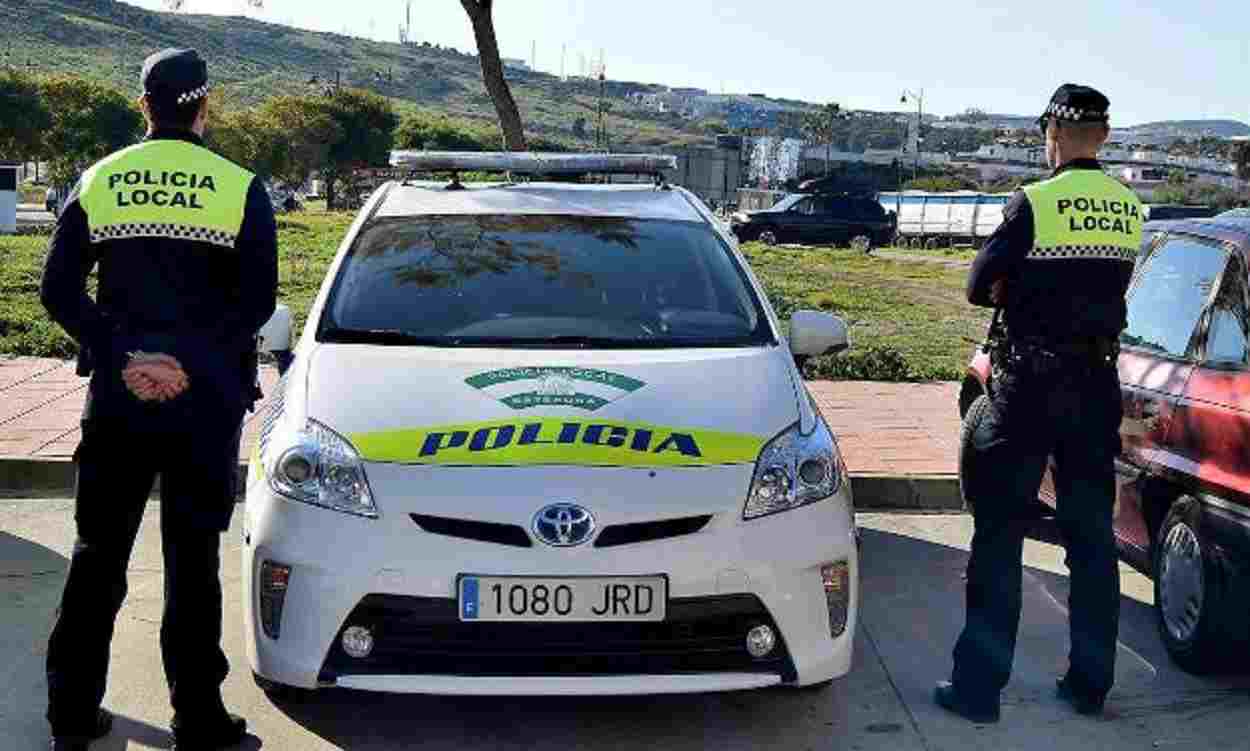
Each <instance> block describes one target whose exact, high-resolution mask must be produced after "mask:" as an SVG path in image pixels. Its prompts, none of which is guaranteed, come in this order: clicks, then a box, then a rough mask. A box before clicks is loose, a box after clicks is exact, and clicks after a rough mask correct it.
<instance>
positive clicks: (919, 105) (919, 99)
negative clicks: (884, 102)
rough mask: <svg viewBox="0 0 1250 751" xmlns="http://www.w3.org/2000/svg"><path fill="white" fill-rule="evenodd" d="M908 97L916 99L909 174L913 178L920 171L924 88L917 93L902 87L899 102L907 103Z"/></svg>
mask: <svg viewBox="0 0 1250 751" xmlns="http://www.w3.org/2000/svg"><path fill="white" fill-rule="evenodd" d="M908 97H911V98H912V99H915V100H916V159H915V162H914V166H913V167H912V175H911V176H912V179H913V180H914V179H916V177H917V176H918V175H919V173H920V140H921V139H920V126H921V124H922V123H923V122H924V89H921V90H920V93H919V94H917V93H916V92H914V91H911V90H909V89H903V95H902V96H901V97H899V102H900V103H901V104H907V101H908V100H907V98H908Z"/></svg>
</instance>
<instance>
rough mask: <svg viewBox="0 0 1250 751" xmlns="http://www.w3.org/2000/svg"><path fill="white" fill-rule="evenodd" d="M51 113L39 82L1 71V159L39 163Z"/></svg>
mask: <svg viewBox="0 0 1250 751" xmlns="http://www.w3.org/2000/svg"><path fill="white" fill-rule="evenodd" d="M50 127H52V113H50V112H49V111H48V107H47V105H46V103H45V102H44V100H43V97H41V96H40V91H39V82H38V81H37V80H36V79H34V78H32V77H30V76H28V75H26V74H24V73H20V72H18V71H0V158H8V159H21V160H26V159H37V158H38V157H39V156H41V153H40V152H41V147H42V145H43V134H44V131H46V130H47V129H48V128H50Z"/></svg>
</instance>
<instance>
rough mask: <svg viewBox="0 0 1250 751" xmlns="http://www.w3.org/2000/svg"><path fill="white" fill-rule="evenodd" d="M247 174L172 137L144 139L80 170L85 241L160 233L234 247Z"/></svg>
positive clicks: (182, 238) (243, 205) (239, 225)
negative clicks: (86, 225)
mask: <svg viewBox="0 0 1250 751" xmlns="http://www.w3.org/2000/svg"><path fill="white" fill-rule="evenodd" d="M254 177H255V175H253V174H252V173H251V172H248V171H247V170H245V169H243V168H242V167H239V166H238V165H236V164H234V163H233V162H230V161H228V160H226V159H224V158H222V157H220V156H218V155H217V154H214V153H213V152H212V151H209V150H208V149H206V148H204V147H203V146H198V145H196V144H194V143H189V142H187V141H179V140H154V141H145V142H143V143H140V144H138V145H136V146H132V147H130V148H128V149H123V150H121V151H119V152H117V153H116V154H113V155H111V156H109V157H108V158H106V159H104V160H103V161H100V162H98V163H97V164H96V165H95V166H93V167H92V168H91V169H89V170H88V171H87V172H86V174H84V175H83V178H82V183H81V188H80V192H79V203H80V204H81V205H82V208H83V211H84V212H86V214H87V224H88V228H89V229H90V233H91V242H92V243H100V242H105V241H108V240H122V239H128V238H138V237H167V238H172V239H178V240H189V241H199V242H205V243H209V244H211V245H217V246H221V247H226V248H234V246H235V241H236V239H237V238H238V235H239V229H240V228H241V227H242V226H243V214H244V209H245V207H246V204H247V192H248V188H249V187H250V185H251V183H252V180H253V179H254Z"/></svg>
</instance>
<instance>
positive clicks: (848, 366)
mask: <svg viewBox="0 0 1250 751" xmlns="http://www.w3.org/2000/svg"><path fill="white" fill-rule="evenodd" d="M351 220H352V215H351V214H350V213H344V212H326V211H324V210H323V209H321V208H320V207H319V206H316V205H314V208H312V209H311V210H309V211H306V212H302V213H298V214H287V215H283V216H280V217H279V218H278V235H279V238H278V240H279V247H280V253H281V255H280V263H279V290H278V298H279V300H280V301H282V302H283V303H285V304H287V305H288V306H290V307H291V310H292V312H293V313H294V314H295V320H296V325H297V327H299V326H302V325H303V323H304V320H305V318H306V317H307V314H308V308H309V307H310V306H311V304H312V301H313V298H314V297H315V296H316V294H317V290H318V289H319V288H320V286H321V282H322V279H323V277H324V276H325V273H326V269H327V267H328V266H329V264H330V262H331V260H333V258H334V254H335V253H336V251H337V250H338V247H339V243H340V241H341V240H342V238H343V235H344V234H345V233H346V231H347V228H348V226H349V225H350V224H351ZM47 242H48V241H47V238H46V237H0V300H2V301H3V302H0V354H10V355H35V356H42V357H70V356H72V355H73V354H74V352H75V351H76V348H75V345H74V343H73V342H72V341H71V340H70V339H69V338H68V337H67V336H66V335H65V334H64V333H63V332H62V331H61V330H60V328H59V327H58V326H56V325H55V324H53V323H52V322H50V321H49V320H48V318H47V315H46V313H45V312H44V310H43V307H42V306H41V305H40V303H39V282H40V277H41V275H42V271H43V259H44V256H45V254H46V252H47ZM744 252H745V253H746V255H747V257H748V258H749V259H750V261H751V264H752V266H753V267H754V268H755V271H756V273H757V274H758V275H759V277H760V279H761V280H762V282H763V283H764V285H765V287H766V289H767V291H768V295H769V298H770V299H771V300H772V302H773V305H774V307H776V309H777V312H778V314H779V315H780V316H781V317H782V318H783V319H787V318H788V317H789V315H790V314H791V313H793V312H794V311H795V310H799V309H803V308H807V309H816V310H823V311H827V312H829V313H834V314H836V315H839V316H841V317H842V318H843V319H844V320H845V321H846V322H847V324H848V325H849V326H850V330H851V339H852V342H853V345H854V346H853V349H852V351H851V352H850V353H847V354H845V355H842V356H841V357H838V358H822V359H818V360H815V361H813V362H811V363H809V366H808V372H809V375H812V376H815V377H834V378H862V379H869V380H929V379H938V380H953V379H958V378H960V377H961V374H962V372H963V369H964V367H965V365H966V363H967V361H968V358H969V356H970V355H971V353H972V350H973V347H974V345H973V344H971V343H969V342H967V341H965V340H964V337H968V338H971V339H976V340H979V338H980V337H981V336H982V335H983V333H984V331H985V325H986V323H987V322H988V314H987V313H986V312H985V311H982V310H979V309H975V308H972V307H970V306H969V305H968V304H967V303H966V302H965V301H964V299H963V287H964V279H965V276H966V274H967V271H966V269H962V268H955V267H951V266H947V265H944V264H930V263H916V262H903V261H892V260H885V259H880V258H870V257H865V256H864V255H863V254H861V253H858V252H855V251H851V250H845V249H832V248H808V249H795V248H770V247H767V246H764V245H761V244H758V243H750V244H748V245H746V246H745V247H744Z"/></svg>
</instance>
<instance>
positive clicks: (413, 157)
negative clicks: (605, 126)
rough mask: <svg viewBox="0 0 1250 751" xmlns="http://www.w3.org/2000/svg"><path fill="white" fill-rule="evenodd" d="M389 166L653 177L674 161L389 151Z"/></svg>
mask: <svg viewBox="0 0 1250 751" xmlns="http://www.w3.org/2000/svg"><path fill="white" fill-rule="evenodd" d="M391 165H392V166H394V167H402V168H404V169H407V170H410V171H412V172H515V173H519V174H531V175H559V174H585V173H591V172H593V173H598V174H619V175H654V174H659V173H660V172H664V171H671V170H676V169H677V157H674V156H669V155H667V154H554V153H542V152H533V151H513V152H461V151H392V152H391Z"/></svg>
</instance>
